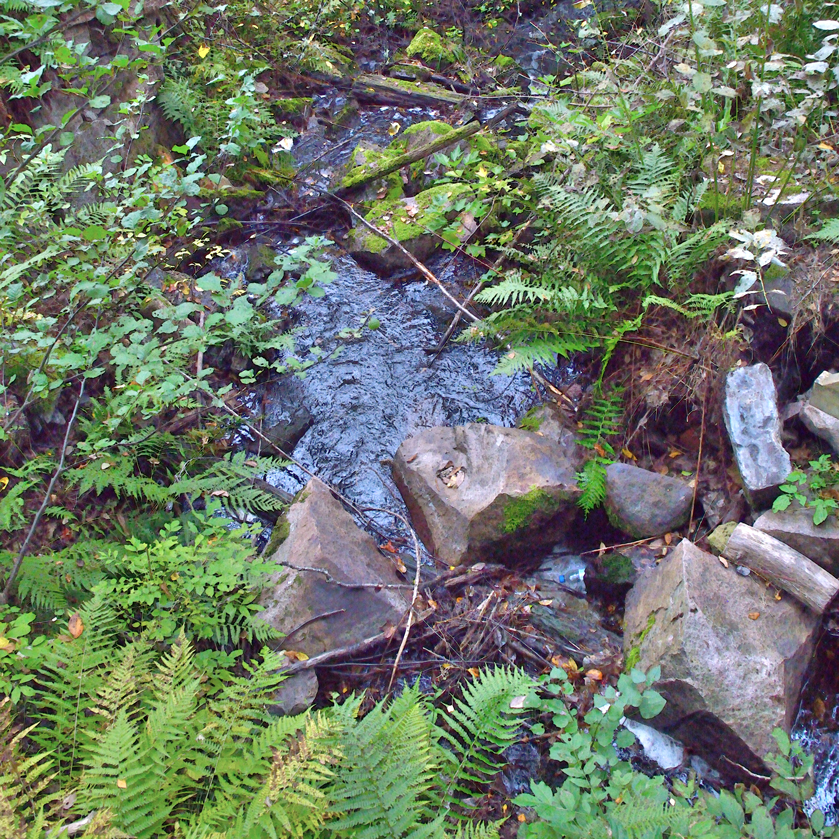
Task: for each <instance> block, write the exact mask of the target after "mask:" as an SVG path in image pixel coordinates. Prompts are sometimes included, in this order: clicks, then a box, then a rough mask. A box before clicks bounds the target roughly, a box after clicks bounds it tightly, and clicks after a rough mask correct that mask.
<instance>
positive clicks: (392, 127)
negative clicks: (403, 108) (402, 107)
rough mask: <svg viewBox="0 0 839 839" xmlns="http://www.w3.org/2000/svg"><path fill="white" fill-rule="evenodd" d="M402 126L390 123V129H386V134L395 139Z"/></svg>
mask: <svg viewBox="0 0 839 839" xmlns="http://www.w3.org/2000/svg"><path fill="white" fill-rule="evenodd" d="M401 127H402V126H401V125H400V124H399V123H398V122H392V123H391V124H390V128H388V130H387V133H388V134H390V136H391V137H395V136H396V135H397V134H398V133H399V129H400V128H401Z"/></svg>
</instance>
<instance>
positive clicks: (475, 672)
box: [466, 667, 481, 679]
mask: <svg viewBox="0 0 839 839" xmlns="http://www.w3.org/2000/svg"><path fill="white" fill-rule="evenodd" d="M466 672H467V673H468V674H469V675H470V676H474V677H475V678H476V679H477V678H478V676H480V675H481V671H480V670H478V668H477V667H468V668H467V669H466Z"/></svg>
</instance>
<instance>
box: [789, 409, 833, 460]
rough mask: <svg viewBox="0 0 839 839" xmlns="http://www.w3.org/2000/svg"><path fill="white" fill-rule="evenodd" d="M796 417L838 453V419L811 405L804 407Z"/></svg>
mask: <svg viewBox="0 0 839 839" xmlns="http://www.w3.org/2000/svg"><path fill="white" fill-rule="evenodd" d="M798 416H799V417H800V418H801V422H803V423H804V425H806V426H807V428H809V429H810V431H812V432H813V434H815V435H816V437H820V438H821V439H822V440H824V441H825V442H826V443H827V444H828V445H829V446H830V448H831V449H833V451H834V452H837V453H839V419H836V417H834V416H831V414H828V413H826V412H825V411H822V410H821V409H819V408H816V407H814V406H813V405H805V406H804V407H803V408H802V409H801V411H800V412H799V414H798Z"/></svg>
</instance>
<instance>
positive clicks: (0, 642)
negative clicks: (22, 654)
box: [0, 635, 12, 650]
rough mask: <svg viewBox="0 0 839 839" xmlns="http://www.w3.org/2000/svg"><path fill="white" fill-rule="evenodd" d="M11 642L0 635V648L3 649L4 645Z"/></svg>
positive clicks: (8, 645) (7, 645) (8, 644)
mask: <svg viewBox="0 0 839 839" xmlns="http://www.w3.org/2000/svg"><path fill="white" fill-rule="evenodd" d="M11 645H12V642H11V641H10V640H9V639H8V638H4V637H3V636H2V635H0V650H5V649H6V647H10V646H11Z"/></svg>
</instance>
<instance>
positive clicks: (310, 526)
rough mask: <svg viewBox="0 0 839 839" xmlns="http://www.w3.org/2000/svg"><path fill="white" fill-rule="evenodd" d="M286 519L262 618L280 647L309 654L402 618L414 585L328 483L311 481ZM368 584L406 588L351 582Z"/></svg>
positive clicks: (361, 637) (352, 640) (373, 632)
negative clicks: (276, 633) (277, 634)
mask: <svg viewBox="0 0 839 839" xmlns="http://www.w3.org/2000/svg"><path fill="white" fill-rule="evenodd" d="M285 521H286V522H287V535H286V538H285V540H284V541H282V543H281V544H280V545H279V547H278V548H277V551H276V553H275V554H274V555H273V557H272V558H271V559H272V561H273V562H274V563H275V564H276V566H277V572H276V574H275V575H273V577H272V578H271V583H270V584H269V586H268V587H266V589H265V590H264V591H263V593H262V597H261V598H260V604H261V605H262V606H263V611H262V612H260V613H259V616H258V617H259V618H261V619H262V620H265V621H267V622H268V623H269V624H270V625H271V626H273V627H274V628H275V629H277V630H279V631H280V632H281V633H283V635H284V636H285V637H283V638H282V639H281V640H280V641H279V642H278V644H277V646H278V647H279V648H280V649H286V650H294V651H295V652H302V653H305V654H306V655H308V656H309V657H310V658H311V657H312V656H315V655H319V654H320V653H324V652H327V651H329V650H334V649H338V648H340V647H345V646H348V645H351V644H356V643H359V642H360V641H364V640H366V639H367V638H372V637H373V636H375V635H377V634H379V633H380V632H382V631H384V630H386V629H387V628H388V627H392V626H396V625H397V624H398V623H399V622H400V621H401V620H402V618H403V617H404V615H405V614H406V611H407V609H408V605H409V602H410V598H409V597H408V593H409V592H410V587H409V586H407V584H406V583H405V581H404V580H402V579H400V577H399V576H398V575H397V574H396V572H395V571H394V569H393V566H392V565H391V564H390V563H389V562H388V560H387V559H385V558H384V557H383V556H382V555H381V553H380V552H379V550H378V548H377V547H376V543H375V541H374V540H373V538H372V537H371V536H370V535H369V534H367V533H365V532H364V531H363V530H361V529H360V528H359V527H358V526H357V525H356V524H355V522H354V521H353V519H352V516H350V514H349V513H348V512H347V511H346V510H345V509H344V508H343V507H342V506H341V504H340V502H338V501H337V500H336V499H335V498H333V496H332V493H331V492H330V490H329V488H328V487H327V486H326V485H325V484H323V483H322V482H321V481H319V480H317V479H316V478H313V479H312V480H311V481H309V483H308V484H307V486H306V489H305V490H304V491H303V492H302V493H301V494H300V496H299V497H298V499H297V501H295V503H294V504H292V505H291V507H290V508H289V510H288V512H287V514H286V517H285ZM279 527H280V525H279V524H278V528H279ZM282 532H283V533H284V534H285V532H286V531H285V530H283V531H282ZM304 568H305V569H319V570H302V569H304ZM295 569H299V570H295ZM338 583H342V584H343V585H338ZM364 583H368V584H369V583H374V584H381V585H391V584H392V585H399V584H405V585H406V586H407V587H406V588H405V589H404V590H403V589H395V588H390V589H389V588H382V589H378V590H377V589H374V588H352V586H353V585H355V584H364ZM309 689H311V685H310V686H309ZM290 701H291V700H289V699H287V698H286V699H283V703H278V704H288V702H290Z"/></svg>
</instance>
